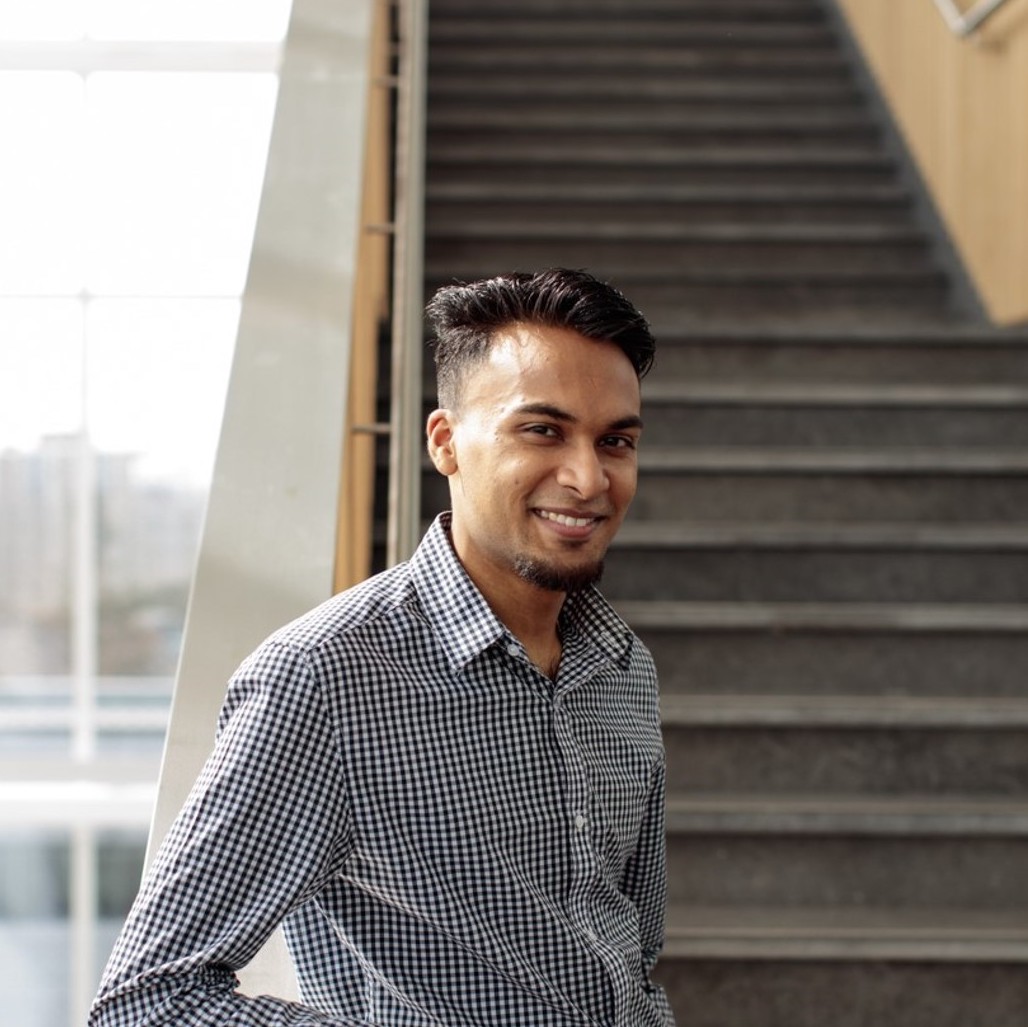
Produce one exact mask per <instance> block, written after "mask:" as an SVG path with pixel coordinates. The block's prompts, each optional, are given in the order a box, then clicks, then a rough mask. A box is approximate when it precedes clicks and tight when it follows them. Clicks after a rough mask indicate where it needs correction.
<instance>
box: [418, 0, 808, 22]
mask: <svg viewBox="0 0 1028 1027" xmlns="http://www.w3.org/2000/svg"><path fill="white" fill-rule="evenodd" d="M485 12H488V14H489V17H490V18H496V19H497V20H499V21H501V22H502V21H504V20H506V19H510V18H513V19H520V18H524V17H526V16H531V17H532V18H533V20H538V21H542V22H545V21H548V20H550V19H554V18H557V19H561V18H566V17H569V16H571V15H589V16H590V17H594V18H603V17H613V18H626V19H627V18H628V17H638V18H649V17H667V18H669V19H672V20H677V19H679V18H682V17H689V18H699V19H708V20H712V19H715V18H728V19H730V20H732V21H738V20H741V19H746V20H750V21H776V20H781V19H788V20H797V19H802V20H805V21H820V20H822V19H823V18H824V11H823V10H822V9H821V8H820V7H819V5H818V4H817V3H812V2H811V0H772V2H769V0H720V2H715V0H561V2H560V3H559V4H555V3H554V2H553V0H521V2H520V3H518V4H516V5H512V4H509V3H501V2H499V0H433V2H432V16H433V17H437V18H440V19H441V18H446V17H461V18H476V17H479V16H480V15H482V14H483V13H485Z"/></svg>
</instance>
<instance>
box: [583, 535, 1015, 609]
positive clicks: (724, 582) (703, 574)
mask: <svg viewBox="0 0 1028 1027" xmlns="http://www.w3.org/2000/svg"><path fill="white" fill-rule="evenodd" d="M603 585H604V591H605V593H606V594H607V595H609V596H611V597H613V598H615V599H617V600H644V599H646V600H653V601H663V600H678V601H683V602H740V603H755V602H756V603H759V602H768V603H826V604H829V603H875V602H882V603H983V604H995V603H999V604H1020V603H1028V546H1023V547H1021V548H1020V549H1018V550H1016V551H1014V550H1011V549H1010V548H1009V547H1002V548H999V549H995V550H993V549H989V548H982V549H979V550H973V549H967V548H960V549H955V548H951V547H949V546H946V545H937V546H927V545H920V546H918V547H916V548H910V549H897V548H896V547H894V546H883V547H877V548H876V547H875V546H873V545H865V546H863V547H860V548H856V547H850V548H848V549H840V548H837V547H835V546H832V545H830V544H829V545H820V546H818V545H814V544H808V545H805V546H795V545H782V546H780V547H777V548H775V547H771V546H766V545H765V546H760V547H742V546H740V547H731V548H720V549H715V548H711V547H705V548H689V547H671V546H667V545H663V544H660V543H659V542H653V541H648V540H640V541H633V540H625V541H622V542H619V543H618V544H617V545H616V546H615V547H613V548H612V549H611V550H610V552H608V554H607V560H606V567H605V570H604V577H603Z"/></svg>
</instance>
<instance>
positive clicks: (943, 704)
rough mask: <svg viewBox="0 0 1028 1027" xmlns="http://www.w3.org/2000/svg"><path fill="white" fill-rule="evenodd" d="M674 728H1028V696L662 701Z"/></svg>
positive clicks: (668, 697)
mask: <svg viewBox="0 0 1028 1027" xmlns="http://www.w3.org/2000/svg"><path fill="white" fill-rule="evenodd" d="M661 719H662V721H663V723H664V724H665V725H666V726H668V727H672V728H676V727H684V728H707V727H713V728H730V729H738V728H810V729H817V728H835V729H852V730H866V729H879V728H895V729H898V730H911V729H917V730H929V729H935V728H938V729H947V728H959V729H968V730H972V729H1000V730H1018V731H1019V730H1022V729H1024V728H1028V696H1025V697H1020V696H1013V697H1012V696H979V695H956V696H952V695H929V696H911V695H873V696H867V695H781V694H778V695H738V694H737V695H703V694H683V693H671V694H664V695H663V696H662V697H661Z"/></svg>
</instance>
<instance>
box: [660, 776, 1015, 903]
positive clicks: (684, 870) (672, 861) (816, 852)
mask: <svg viewBox="0 0 1028 1027" xmlns="http://www.w3.org/2000/svg"><path fill="white" fill-rule="evenodd" d="M1026 856H1028V804H1026V803H1025V802H1023V801H1021V802H1017V801H1015V800H996V799H987V800H986V799H976V800H975V801H970V800H956V799H952V798H949V797H935V796H929V797H923V796H916V797H906V796H903V797H885V796H882V797H879V796H851V797H849V796H848V797H829V796H815V797H808V796H799V797H785V796H771V797H768V796H754V797H734V798H733V797H731V796H722V795H717V796H712V797H688V798H686V797H682V796H677V795H672V796H670V797H669V800H668V868H669V874H668V878H669V880H668V883H669V896H670V900H671V901H672V902H683V903H687V904H690V905H694V904H695V905H708V904H709V905H713V906H722V905H723V906H797V907H801V908H803V907H826V906H838V907H840V908H843V909H845V908H853V907H857V908H860V907H868V906H870V907H888V906H894V907H895V908H897V909H911V908H913V909H917V908H924V907H933V906H938V905H943V904H945V905H952V906H959V907H962V908H965V909H979V910H989V909H991V910H997V911H999V910H1008V909H1021V910H1022V911H1023V913H1024V915H1025V917H1026V920H1028V878H1026V877H1025V874H1024V860H1025V858H1026Z"/></svg>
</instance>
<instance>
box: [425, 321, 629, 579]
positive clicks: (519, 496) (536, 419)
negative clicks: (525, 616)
mask: <svg viewBox="0 0 1028 1027" xmlns="http://www.w3.org/2000/svg"><path fill="white" fill-rule="evenodd" d="M639 407H640V393H639V381H638V378H637V377H636V374H635V370H634V368H633V367H632V364H631V362H630V361H629V360H628V358H627V357H626V356H625V355H624V353H622V351H621V350H620V349H619V348H618V347H617V346H616V345H615V344H613V343H610V342H596V341H594V340H592V339H586V338H584V337H583V336H580V335H578V333H577V332H573V331H570V330H568V329H563V328H549V327H541V326H537V325H514V326H511V327H510V328H509V329H505V330H503V331H501V332H498V333H497V335H496V336H495V338H494V339H493V343H492V346H491V347H490V349H489V351H488V354H487V356H486V357H485V359H484V360H483V361H482V362H481V363H480V364H477V365H475V366H474V367H473V368H471V369H470V370H469V371H468V373H467V376H466V378H465V379H464V383H463V389H462V392H461V398H460V402H459V409H458V410H437V411H435V412H434V413H433V414H432V416H431V417H430V418H429V424H428V435H429V451H430V453H431V455H432V459H433V462H434V463H435V465H436V467H437V468H438V469H439V470H440V471H441V472H442V473H443V474H446V475H447V476H448V477H449V479H450V496H451V503H452V509H453V522H452V534H453V542H454V547H455V549H456V552H457V555H458V557H459V558H460V560H461V562H462V563H463V564H464V566H465V568H466V569H467V571H468V573H469V574H470V576H471V578H472V580H473V581H475V583H476V584H477V585H478V586H479V588H480V589H481V590H482V591H483V592H484V593H485V594H486V595H487V596H488V595H490V594H491V591H492V590H494V589H508V590H509V589H510V588H511V587H514V586H520V587H523V585H524V583H526V582H527V583H528V584H530V585H533V586H535V587H537V588H544V589H549V590H556V591H565V592H566V591H572V590H574V589H576V588H580V587H583V586H584V585H586V584H589V583H591V582H593V581H595V580H597V579H598V577H599V574H600V571H601V570H602V565H603V557H604V554H605V553H606V551H607V547H608V546H609V545H610V542H611V539H612V538H613V537H614V535H615V533H616V532H617V529H618V527H619V526H620V525H621V521H622V520H623V519H624V516H625V513H626V511H627V509H628V505H629V503H630V502H631V500H632V497H633V496H634V495H635V486H636V475H637V456H636V446H637V444H638V441H639V436H640V434H641V431H642V422H641V420H640V417H639Z"/></svg>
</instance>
